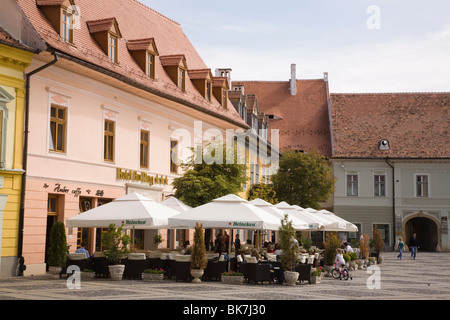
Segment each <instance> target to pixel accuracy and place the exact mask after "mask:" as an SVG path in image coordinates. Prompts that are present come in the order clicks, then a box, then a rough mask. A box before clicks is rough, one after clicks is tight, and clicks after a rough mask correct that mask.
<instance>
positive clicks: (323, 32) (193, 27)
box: [140, 0, 450, 93]
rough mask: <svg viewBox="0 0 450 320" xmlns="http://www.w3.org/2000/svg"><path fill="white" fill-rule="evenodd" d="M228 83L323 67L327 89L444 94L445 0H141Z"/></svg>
mask: <svg viewBox="0 0 450 320" xmlns="http://www.w3.org/2000/svg"><path fill="white" fill-rule="evenodd" d="M140 1H141V2H142V3H144V4H146V5H147V6H149V7H150V8H152V9H154V10H156V11H158V12H159V13H161V14H163V15H165V16H167V17H168V18H170V19H172V20H175V21H177V22H178V23H179V24H180V25H181V27H182V29H183V31H184V33H185V34H186V36H187V37H188V39H189V40H190V41H191V42H192V44H193V45H194V47H195V48H196V49H197V51H198V53H199V54H200V56H201V57H202V59H203V61H204V62H205V63H206V65H207V66H208V67H209V68H211V70H212V71H213V73H214V70H215V69H216V68H231V69H232V72H231V78H232V81H239V80H262V81H287V80H288V79H289V78H290V73H291V71H290V70H291V67H290V66H291V64H293V63H294V64H296V70H297V79H321V78H323V76H324V72H327V73H328V79H329V84H330V91H331V92H333V93H365V92H374V93H376V92H450V1H448V0H430V1H423V0H378V1H377V0H370V1H367V0H279V1H268V0H239V1H238V0H228V1H217V0H215V1H212V0H189V1H187V0H140Z"/></svg>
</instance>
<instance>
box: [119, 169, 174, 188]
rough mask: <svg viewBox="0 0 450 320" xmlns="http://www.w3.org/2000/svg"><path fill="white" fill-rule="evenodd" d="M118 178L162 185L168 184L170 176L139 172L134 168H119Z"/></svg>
mask: <svg viewBox="0 0 450 320" xmlns="http://www.w3.org/2000/svg"><path fill="white" fill-rule="evenodd" d="M117 179H119V180H127V181H134V182H140V183H146V184H149V185H151V186H152V185H154V184H160V185H168V184H169V178H167V176H163V175H158V174H157V175H154V176H153V175H149V174H147V173H146V172H139V171H134V170H126V169H121V168H117Z"/></svg>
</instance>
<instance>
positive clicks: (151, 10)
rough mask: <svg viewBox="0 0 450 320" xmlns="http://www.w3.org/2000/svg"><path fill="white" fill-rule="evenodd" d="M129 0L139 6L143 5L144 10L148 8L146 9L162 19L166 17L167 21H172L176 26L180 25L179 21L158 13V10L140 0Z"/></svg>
mask: <svg viewBox="0 0 450 320" xmlns="http://www.w3.org/2000/svg"><path fill="white" fill-rule="evenodd" d="M131 1H132V2H134V3H136V4H137V5H139V6H141V7H143V8H144V9H146V10H148V11H150V12H152V13H154V14H156V15H158V16H160V17H162V18H164V19H166V20H167V21H169V22H172V23H173V24H176V25H177V26H180V23H178V22H177V21H175V20H172V19H170V18H168V17H166V16H165V15H163V14H161V13H159V12H158V11H156V10H155V9H152V8H150V7H149V6H147V5H145V4H143V3H142V2H140V1H138V0H131Z"/></svg>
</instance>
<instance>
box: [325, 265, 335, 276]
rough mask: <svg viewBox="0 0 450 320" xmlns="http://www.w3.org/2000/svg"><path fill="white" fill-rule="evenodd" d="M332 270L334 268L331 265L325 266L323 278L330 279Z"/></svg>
mask: <svg viewBox="0 0 450 320" xmlns="http://www.w3.org/2000/svg"><path fill="white" fill-rule="evenodd" d="M333 269H334V266H333V265H331V264H326V265H325V272H326V273H325V277H332V275H331V271H333Z"/></svg>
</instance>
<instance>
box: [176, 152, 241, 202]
mask: <svg viewBox="0 0 450 320" xmlns="http://www.w3.org/2000/svg"><path fill="white" fill-rule="evenodd" d="M220 148H222V149H223V150H222V152H223V157H222V158H221V159H223V161H222V162H223V163H220V162H216V161H215V162H213V163H207V162H206V161H205V155H208V156H211V155H212V156H213V157H214V156H215V152H216V151H217V150H220ZM211 150H212V151H211ZM225 159H226V146H225V145H224V146H223V147H214V148H211V146H210V147H209V148H206V149H204V150H203V154H202V159H198V158H194V157H192V159H191V160H192V161H190V163H187V164H181V165H180V167H181V168H182V169H183V170H184V174H183V175H182V176H181V177H178V178H175V179H174V181H173V182H172V186H173V188H174V189H175V195H174V196H175V197H176V198H177V199H179V200H181V201H183V202H184V203H186V204H187V205H189V206H191V207H197V206H200V205H202V204H205V203H208V202H210V201H211V200H213V199H216V198H218V197H222V196H224V195H227V194H236V193H239V192H240V191H242V185H243V184H244V183H245V182H246V181H247V178H246V177H245V176H244V170H245V165H244V164H238V163H237V154H236V153H235V157H234V160H235V161H234V162H233V163H231V164H228V163H226V162H227V161H225Z"/></svg>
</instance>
